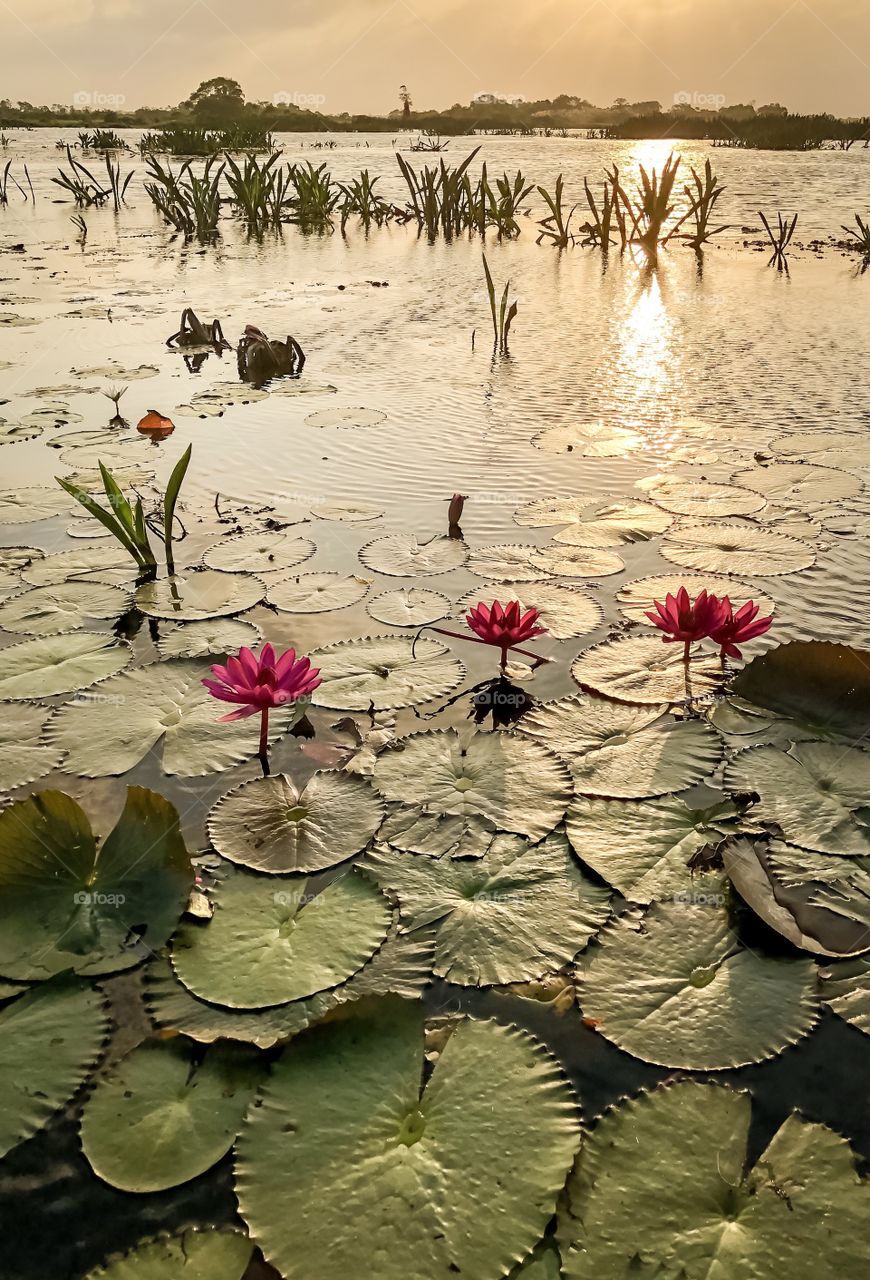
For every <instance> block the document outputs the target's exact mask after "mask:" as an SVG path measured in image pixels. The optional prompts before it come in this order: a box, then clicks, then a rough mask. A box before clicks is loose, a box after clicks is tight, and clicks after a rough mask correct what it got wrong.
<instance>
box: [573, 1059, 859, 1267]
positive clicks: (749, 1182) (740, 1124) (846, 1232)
mask: <svg viewBox="0 0 870 1280" xmlns="http://www.w3.org/2000/svg"><path fill="white" fill-rule="evenodd" d="M751 1119H752V1114H751V1099H750V1097H749V1095H748V1094H746V1093H737V1092H734V1091H733V1090H731V1089H726V1088H723V1087H722V1086H720V1085H713V1084H696V1083H695V1082H694V1081H684V1082H682V1083H679V1084H670V1085H667V1086H665V1087H663V1088H659V1089H657V1090H655V1092H653V1093H648V1094H642V1095H641V1096H640V1097H639V1098H635V1099H632V1100H630V1101H628V1102H624V1103H622V1104H620V1105H619V1106H618V1107H615V1108H614V1109H613V1110H612V1111H609V1112H608V1113H607V1114H606V1115H605V1116H604V1117H603V1118H602V1119H601V1120H599V1122H598V1124H597V1125H596V1126H595V1128H594V1129H593V1131H592V1133H591V1134H589V1135H588V1136H587V1137H586V1138H584V1142H583V1146H582V1147H581V1150H580V1155H579V1156H578V1159H577V1163H576V1165H575V1168H574V1171H573V1173H572V1174H571V1176H570V1178H569V1179H568V1187H567V1191H566V1195H565V1197H564V1199H563V1201H562V1205H561V1209H560V1217H559V1226H558V1233H557V1234H558V1238H559V1242H560V1245H561V1254H562V1273H563V1275H564V1277H565V1280H589V1277H591V1276H608V1277H610V1276H613V1277H616V1276H620V1277H621V1276H628V1275H632V1274H634V1273H635V1271H636V1270H637V1259H638V1256H639V1253H640V1254H641V1255H642V1258H643V1263H642V1265H643V1267H644V1268H645V1269H646V1270H647V1271H648V1272H649V1274H650V1275H651V1276H652V1275H656V1276H662V1277H664V1276H674V1277H676V1276H681V1277H689V1276H691V1277H701V1276H710V1277H713V1276H722V1277H723V1278H724V1277H725V1276H735V1277H736V1276H741V1277H744V1276H745V1277H747V1278H748V1277H750V1276H752V1277H758V1278H759V1280H760V1278H761V1277H771V1276H791V1277H794V1280H810V1278H811V1277H812V1278H813V1280H838V1278H839V1277H843V1276H853V1275H855V1276H857V1275H860V1274H862V1273H863V1272H864V1271H865V1270H866V1268H867V1265H868V1261H870V1248H868V1245H867V1240H866V1233H865V1232H864V1230H863V1228H862V1223H863V1221H864V1219H865V1217H866V1214H867V1209H868V1204H870V1194H868V1189H867V1186H866V1183H865V1182H864V1180H863V1179H862V1178H860V1177H859V1176H858V1172H857V1168H856V1160H855V1156H854V1153H853V1152H852V1150H851V1148H850V1147H849V1145H848V1143H847V1142H846V1141H845V1139H843V1138H841V1137H840V1136H839V1134H835V1133H833V1132H832V1131H831V1130H830V1129H827V1128H825V1127H824V1126H823V1125H820V1124H810V1123H808V1122H807V1121H805V1120H803V1119H802V1118H801V1116H799V1115H797V1114H792V1115H790V1116H788V1117H787V1119H786V1120H785V1121H784V1122H783V1124H782V1126H781V1128H780V1129H779V1130H778V1132H777V1133H776V1134H775V1135H774V1136H773V1138H772V1139H771V1141H770V1142H769V1144H768V1146H767V1149H766V1150H764V1151H762V1152H761V1153H760V1154H759V1156H758V1158H757V1160H756V1162H755V1164H754V1165H752V1166H748V1152H749V1151H750V1150H754V1149H755V1148H754V1145H753V1147H750V1146H749V1131H750V1123H751Z"/></svg>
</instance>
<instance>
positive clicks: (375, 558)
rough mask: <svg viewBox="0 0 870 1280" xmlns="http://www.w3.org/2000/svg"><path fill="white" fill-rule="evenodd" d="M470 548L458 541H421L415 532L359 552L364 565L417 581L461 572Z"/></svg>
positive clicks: (380, 540)
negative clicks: (459, 570) (419, 578)
mask: <svg viewBox="0 0 870 1280" xmlns="http://www.w3.org/2000/svg"><path fill="white" fill-rule="evenodd" d="M467 557H468V547H467V546H466V545H465V543H464V542H462V541H461V540H460V539H458V538H432V539H431V540H430V541H429V542H418V541H417V538H416V537H415V536H414V534H413V533H391V534H388V535H387V537H386V538H377V539H376V540H375V541H374V542H369V543H367V544H366V545H365V546H364V547H363V548H362V550H361V551H360V553H359V558H360V560H361V561H362V563H363V564H364V565H365V566H366V567H367V568H369V569H374V570H375V572H376V573H383V574H386V575H387V577H391V578H417V577H424V576H430V575H432V574H437V573H449V572H450V571H451V569H461V568H462V566H463V565H464V564H465V561H466V559H467Z"/></svg>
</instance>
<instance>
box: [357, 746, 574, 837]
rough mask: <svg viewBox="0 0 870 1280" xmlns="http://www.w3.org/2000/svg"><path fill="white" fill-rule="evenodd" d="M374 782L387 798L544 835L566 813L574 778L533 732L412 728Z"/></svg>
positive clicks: (385, 755)
mask: <svg viewBox="0 0 870 1280" xmlns="http://www.w3.org/2000/svg"><path fill="white" fill-rule="evenodd" d="M373 781H374V784H375V787H376V788H377V789H378V790H379V791H380V792H381V794H382V795H384V796H385V797H386V799H388V800H397V801H402V803H404V804H419V805H424V806H425V808H426V809H427V810H428V811H429V812H431V813H437V814H446V815H450V816H459V817H464V816H476V815H478V814H482V815H483V817H485V818H488V819H489V820H490V821H491V822H494V823H495V824H496V826H498V827H500V828H501V829H502V830H504V831H512V832H515V833H517V834H518V835H524V836H528V837H529V839H532V840H540V839H542V838H543V837H544V836H545V835H547V833H548V832H549V831H552V829H553V827H555V826H556V824H557V823H558V822H559V821H560V820H561V818H562V816H563V815H564V812H565V807H566V805H567V803H568V800H569V799H570V796H571V790H572V789H571V780H570V775H569V773H568V770H567V768H566V766H565V765H564V764H563V763H562V761H561V760H560V759H559V757H558V756H556V755H555V754H554V753H553V752H552V751H549V750H547V748H546V747H543V746H541V745H540V744H539V743H537V742H533V741H532V740H531V739H530V738H522V737H512V736H510V735H508V734H503V733H480V734H476V735H475V736H474V737H472V738H471V740H470V741H469V742H468V743H467V745H465V744H464V743H463V740H462V738H461V737H460V735H459V734H458V733H457V731H456V730H455V729H437V730H434V731H431V732H427V733H414V734H411V736H410V737H408V738H401V739H400V740H399V741H398V742H396V744H395V745H394V746H391V747H387V748H386V750H385V751H383V752H382V753H381V755H380V756H378V758H377V760H376V761H375V768H374V774H373Z"/></svg>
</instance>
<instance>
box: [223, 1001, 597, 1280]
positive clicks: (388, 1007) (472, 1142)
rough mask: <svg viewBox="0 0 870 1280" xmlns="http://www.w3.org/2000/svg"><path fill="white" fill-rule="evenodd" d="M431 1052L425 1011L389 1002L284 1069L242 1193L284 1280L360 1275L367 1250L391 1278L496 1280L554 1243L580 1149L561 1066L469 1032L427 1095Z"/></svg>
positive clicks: (516, 1041) (260, 1110) (470, 1025)
mask: <svg viewBox="0 0 870 1280" xmlns="http://www.w3.org/2000/svg"><path fill="white" fill-rule="evenodd" d="M423 1047H424V1042H423V1022H422V1017H421V1015H420V1013H419V1012H418V1011H417V1009H416V1007H415V1006H410V1007H409V1006H402V1005H401V1004H394V1003H392V1002H388V1003H385V1004H384V1005H383V1006H382V1007H381V1008H380V1009H378V1010H376V1011H374V1012H371V1013H367V1014H366V1015H360V1016H357V1017H355V1018H352V1019H348V1020H347V1021H344V1022H341V1023H338V1024H336V1025H334V1026H327V1027H322V1028H315V1029H314V1030H313V1031H310V1032H308V1033H307V1034H306V1035H305V1037H304V1038H303V1039H300V1040H298V1041H296V1042H295V1044H294V1045H293V1046H292V1049H291V1050H288V1051H285V1053H284V1055H283V1057H282V1058H281V1060H280V1062H279V1063H278V1064H277V1065H276V1066H275V1068H274V1070H273V1073H272V1076H271V1078H270V1080H269V1081H268V1083H267V1084H266V1085H265V1086H264V1090H263V1094H262V1097H263V1106H262V1107H257V1108H254V1109H252V1111H251V1113H250V1115H249V1119H248V1123H247V1124H246V1125H245V1128H244V1129H243V1131H242V1134H241V1137H240V1138H239V1141H238V1143H237V1147H236V1151H237V1159H236V1192H237V1195H238V1199H239V1206H240V1210H241V1213H242V1216H243V1218H244V1219H245V1220H246V1222H247V1223H248V1225H249V1227H250V1229H251V1232H252V1234H253V1235H254V1236H255V1238H256V1239H257V1240H258V1241H260V1243H261V1245H262V1247H263V1250H264V1252H265V1253H266V1255H267V1257H269V1258H270V1259H271V1260H272V1262H273V1263H275V1265H276V1266H277V1267H279V1268H280V1270H281V1274H282V1275H283V1276H285V1277H286V1280H310V1278H311V1277H313V1276H316V1277H317V1280H344V1278H345V1277H347V1276H348V1275H351V1274H353V1275H360V1274H361V1271H360V1261H359V1259H360V1253H359V1241H360V1240H361V1239H365V1241H366V1256H367V1258H370V1259H376V1260H378V1261H376V1262H373V1263H372V1264H371V1265H369V1264H367V1263H366V1264H364V1266H363V1274H365V1275H367V1276H371V1277H374V1276H377V1277H378V1280H386V1276H387V1275H388V1274H389V1275H392V1274H393V1273H395V1274H396V1275H399V1274H401V1273H407V1259H408V1258H413V1273H414V1277H415V1280H440V1278H441V1277H446V1276H448V1275H451V1274H456V1275H459V1274H462V1275H464V1276H469V1277H472V1276H473V1277H475V1280H496V1278H497V1277H500V1276H503V1275H505V1273H506V1272H507V1271H508V1270H509V1268H510V1267H511V1266H512V1264H513V1263H514V1262H515V1261H516V1260H518V1259H521V1258H523V1257H524V1256H525V1255H526V1254H527V1253H528V1252H529V1251H530V1250H531V1249H532V1248H533V1246H534V1245H535V1244H537V1242H538V1240H539V1239H540V1237H541V1235H542V1234H543V1230H544V1227H545V1225H546V1223H547V1221H548V1219H549V1218H550V1216H551V1214H552V1212H553V1209H554V1206H555V1201H556V1196H557V1194H558V1192H559V1190H560V1188H561V1186H562V1183H563V1181H564V1177H565V1170H566V1167H567V1165H569V1164H570V1161H571V1157H572V1155H573V1152H574V1149H575V1148H576V1145H577V1139H578V1129H577V1121H576V1116H575V1109H574V1102H573V1096H572V1094H571V1091H570V1089H569V1087H568V1085H567V1082H566V1081H565V1079H564V1077H563V1076H562V1074H561V1072H560V1071H559V1069H558V1067H557V1065H556V1063H555V1061H554V1060H553V1059H552V1058H551V1057H550V1055H549V1054H548V1053H547V1052H546V1051H545V1050H544V1049H542V1048H541V1046H540V1045H538V1044H537V1042H536V1041H534V1040H532V1038H531V1037H530V1036H528V1035H527V1034H526V1033H525V1032H522V1031H519V1030H517V1029H516V1028H514V1027H504V1026H498V1025H497V1024H495V1023H491V1022H472V1021H463V1022H461V1023H460V1025H459V1026H458V1027H457V1028H456V1030H455V1031H454V1032H453V1033H452V1035H451V1036H450V1038H449V1039H448V1041H447V1043H446V1045H445V1047H444V1048H443V1049H442V1051H441V1053H440V1055H439V1057H438V1060H437V1062H436V1064H435V1069H434V1072H433V1074H432V1075H431V1077H430V1078H428V1079H426V1082H425V1085H424V1087H423V1088H422V1090H421V1078H423V1066H424V1056H423ZM481 1080H486V1081H487V1086H488V1087H487V1089H486V1090H485V1091H484V1092H481V1089H480V1082H481ZM339 1153H340V1154H339ZM278 1206H282V1208H281V1209H279V1208H278ZM300 1222H304V1223H305V1230H304V1231H300V1230H299V1223H300ZM382 1260H392V1261H389V1262H387V1263H386V1264H385V1263H384V1262H383V1261H382ZM385 1265H386V1266H387V1270H385Z"/></svg>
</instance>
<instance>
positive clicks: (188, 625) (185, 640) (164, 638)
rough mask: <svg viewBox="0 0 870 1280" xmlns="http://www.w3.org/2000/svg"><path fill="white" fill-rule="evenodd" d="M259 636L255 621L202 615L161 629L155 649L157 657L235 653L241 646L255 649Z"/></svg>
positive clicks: (191, 656) (260, 636)
mask: <svg viewBox="0 0 870 1280" xmlns="http://www.w3.org/2000/svg"><path fill="white" fill-rule="evenodd" d="M261 639H262V632H261V631H260V628H259V627H258V626H257V625H256V623H253V622H243V621H242V619H241V618H216V619H214V620H212V619H211V618H204V619H203V620H202V621H201V622H183V623H180V624H179V625H178V626H176V627H173V628H172V629H171V630H170V631H167V632H162V633H161V636H160V639H159V640H158V641H157V650H158V652H159V654H160V656H161V658H205V657H208V655H209V654H215V655H217V654H224V653H238V651H239V649H241V647H242V645H247V647H248V648H249V649H253V648H256V646H257V645H258V644H259V643H260V640H261Z"/></svg>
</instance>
